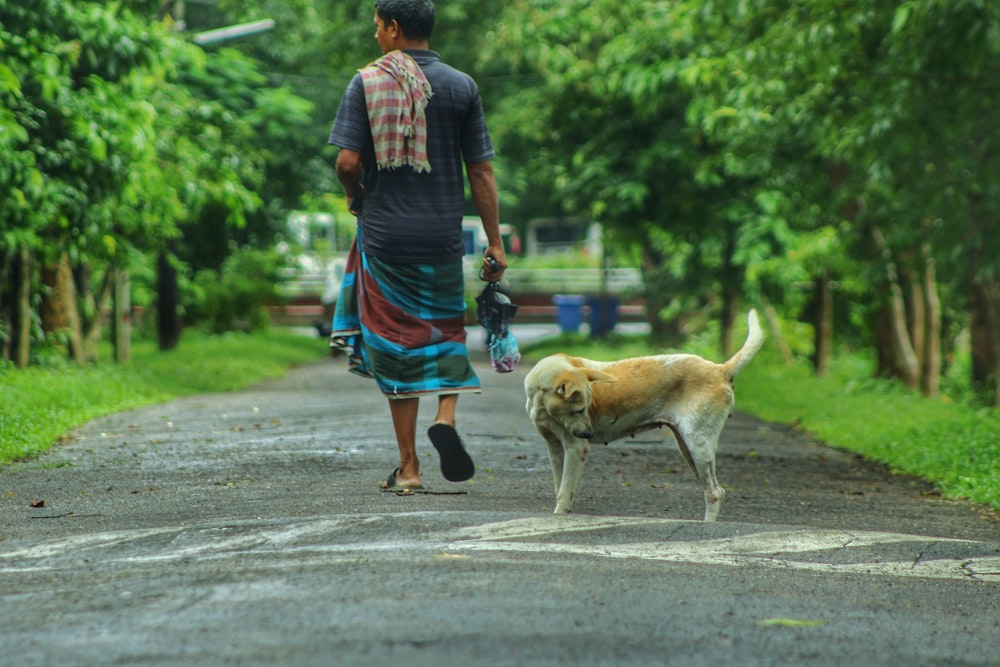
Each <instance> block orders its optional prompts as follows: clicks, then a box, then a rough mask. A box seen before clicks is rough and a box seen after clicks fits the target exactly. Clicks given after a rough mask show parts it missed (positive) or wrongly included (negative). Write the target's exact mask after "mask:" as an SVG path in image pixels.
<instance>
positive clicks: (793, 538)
mask: <svg viewBox="0 0 1000 667" xmlns="http://www.w3.org/2000/svg"><path fill="white" fill-rule="evenodd" d="M456 516H459V517H464V516H465V515H463V514H462V513H426V514H422V513H403V514H376V515H342V516H333V517H321V518H315V519H299V520H295V521H291V522H280V521H276V520H271V521H265V522H260V521H234V522H225V523H214V524H201V525H196V526H183V527H177V526H172V527H164V528H151V529H139V530H124V531H109V532H104V533H94V534H86V535H73V536H68V537H65V538H62V539H57V540H50V541H47V542H43V543H40V544H36V545H30V546H26V547H20V548H15V549H12V550H10V551H6V552H0V563H5V564H6V565H7V566H6V567H0V573H18V572H20V573H24V572H31V571H41V570H54V569H62V568H73V567H76V566H77V565H78V563H79V562H80V561H81V560H82V559H83V558H92V559H95V560H96V559H100V560H102V561H103V562H105V563H125V564H141V563H152V562H163V561H171V560H182V559H187V560H191V561H208V560H212V561H219V560H226V559H231V558H242V557H245V556H258V557H260V558H261V559H277V560H280V559H282V558H284V557H296V558H300V559H302V558H305V559H307V560H312V559H314V558H316V559H320V560H322V559H323V558H325V557H329V556H331V555H340V556H344V555H353V556H355V557H358V558H366V557H369V556H375V555H376V554H378V555H379V557H385V556H389V557H393V556H392V555H393V554H398V553H404V552H405V553H407V554H410V555H412V554H414V553H416V552H420V551H424V552H428V551H430V552H434V553H441V552H446V553H452V554H454V553H456V552H457V553H466V554H469V553H475V552H480V553H487V552H496V553H501V552H510V553H532V554H553V555H559V554H573V555H579V556H588V557H592V558H607V559H617V558H622V559H636V560H649V561H662V562H684V563H692V564H702V565H723V566H730V567H732V566H738V567H743V566H755V567H765V568H778V569H788V570H801V571H811V572H818V573H827V574H830V573H852V574H875V575H884V576H894V577H926V578H941V579H964V580H970V579H974V580H977V581H986V582H1000V557H994V556H970V557H967V558H966V557H959V558H937V559H934V558H927V557H924V556H922V554H924V553H925V552H926V551H927V547H929V546H930V545H933V544H945V543H955V544H969V545H970V548H971V549H972V550H973V551H977V552H981V551H982V543H977V542H973V541H967V540H957V539H952V538H934V537H925V536H918V535H906V534H901V533H881V532H851V531H836V530H813V529H781V530H770V531H769V530H759V531H757V532H752V533H749V534H742V535H733V536H728V537H723V538H713V539H705V540H699V539H694V540H691V539H684V540H671V539H670V537H671V535H677V536H681V535H680V534H681V533H684V532H687V533H690V532H691V531H697V530H698V529H699V527H701V526H703V525H704V524H702V523H701V522H693V521H676V520H669V519H654V518H641V517H607V516H603V517H602V516H588V515H568V516H565V515H558V516H557V515H544V516H531V517H523V518H517V519H512V520H506V521H496V522H490V523H479V524H476V525H471V526H463V527H460V528H447V527H444V525H442V528H441V529H440V530H436V531H435V530H434V529H433V525H434V522H435V521H436V520H437V521H442V524H447V523H451V524H454V523H455V521H454V518H455V517H456ZM418 517H419V520H418ZM414 521H417V522H418V523H420V524H421V526H422V529H426V528H429V529H430V530H428V531H427V532H426V533H423V534H419V535H413V534H409V533H407V532H406V531H405V530H404V529H403V528H401V527H402V526H406V525H413V524H414ZM378 522H386V523H390V522H392V523H393V524H394V525H393V527H392V529H391V530H386V531H385V532H384V533H380V531H375V534H380V535H382V536H380V537H377V538H375V539H372V537H371V535H372V531H371V530H368V531H366V532H367V535H366V537H365V538H364V539H361V540H359V539H357V537H356V536H355V535H354V534H353V533H352V530H353V529H354V528H360V527H362V526H364V525H366V524H372V523H378ZM718 528H722V529H724V528H725V526H724V525H722V524H719V525H718ZM736 528H737V529H738V530H747V529H748V528H747V527H745V526H743V527H736ZM654 529H655V530H656V531H657V536H659V535H662V536H663V539H660V540H657V541H650V540H649V534H648V533H649V531H651V530H654ZM630 530H633V531H634V530H639V531H641V532H643V533H644V541H641V542H636V541H630V540H628V539H627V536H620V535H619V536H618V538H617V539H615V540H614V542H613V543H610V544H588V543H586V542H587V540H585V539H573V542H572V543H566V540H567V539H569V538H568V537H567V536H579V537H581V538H582V537H583V534H584V533H592V534H603V535H602V540H603V541H607V536H608V535H609V534H615V532H617V533H620V532H621V531H630ZM613 531H614V532H613ZM555 538H560V539H561V540H562V542H555V541H554V540H555ZM904 543H913V544H914V545H915V546H914V547H913V551H914V556H913V558H912V560H911V561H901V560H899V559H898V556H895V558H893V557H889V556H883V557H881V558H877V557H876V556H874V555H872V554H871V552H861V551H859V550H860V549H862V548H874V547H879V546H883V545H890V544H904ZM402 544H405V545H407V548H406V549H405V550H401V549H400V545H402ZM917 545H921V546H919V547H918V546H917ZM952 551H953V552H954V549H953V550H952ZM839 552H843V553H846V554H849V555H853V556H854V560H855V561H856V562H850V563H843V562H839V563H831V562H824V561H825V560H827V559H828V556H830V555H833V554H838V555H840V554H839ZM852 552H853V553H852ZM958 553H961V552H958ZM811 554H812V555H811ZM408 557H410V556H408ZM840 560H845V559H843V558H841V559H840ZM859 561H860V562H859Z"/></svg>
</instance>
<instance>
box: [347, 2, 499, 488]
mask: <svg viewBox="0 0 1000 667" xmlns="http://www.w3.org/2000/svg"><path fill="white" fill-rule="evenodd" d="M433 27H434V4H433V2H431V0H377V2H376V5H375V39H376V40H377V41H378V44H379V47H380V48H381V50H382V53H383V56H382V57H381V58H380V59H379V60H377V61H375V62H374V63H372V64H371V65H369V66H367V67H365V68H363V69H361V70H360V71H359V73H358V74H357V75H356V76H355V77H354V78H353V79H352V81H351V83H350V84H349V86H348V88H347V91H346V93H345V94H344V97H343V99H342V101H341V104H340V109H339V110H338V112H337V117H336V120H335V121H334V124H333V129H332V131H331V133H330V143H331V144H333V145H335V146H338V147H339V148H340V152H339V154H338V156H337V176H338V178H339V180H340V182H341V184H342V185H343V187H344V190H345V192H346V194H347V201H348V208H349V209H350V210H351V212H352V213H353V214H354V215H356V216H357V218H358V233H357V239H356V242H355V244H354V246H353V247H352V250H351V254H350V256H349V257H348V267H347V274H346V275H345V279H344V282H343V288H342V292H341V297H340V299H338V302H337V310H336V313H335V315H334V319H333V331H332V334H331V341H332V344H333V345H335V346H339V347H344V348H347V349H348V350H349V351H350V352H349V364H350V369H351V371H352V372H355V373H358V374H360V375H365V376H369V377H373V378H374V379H375V381H376V383H377V385H378V387H379V389H380V390H381V391H382V392H383V393H384V394H385V395H386V397H387V398H388V400H389V411H390V414H391V416H392V423H393V429H394V432H395V436H396V443H397V445H398V447H399V465H398V467H397V468H396V469H395V470H394V471H393V472H392V473H391V474H390V475H389V477H388V479H387V480H385V481H384V482H382V484H381V487H380V488H382V489H383V490H386V491H405V490H417V489H421V488H423V484H422V481H421V477H420V463H419V461H418V459H417V453H416V431H417V413H418V407H419V400H420V397H421V396H437V397H438V405H437V414H436V416H435V419H434V424H433V425H432V426H431V427H430V429H429V430H428V437H429V438H430V440H431V442H432V443H433V445H434V447H435V448H436V449H437V451H438V453H439V455H440V457H441V472H442V474H443V475H444V477H445V478H446V479H448V480H450V481H464V480H467V479H470V478H471V477H472V476H473V474H474V472H475V467H474V465H473V462H472V459H471V458H470V457H469V455H468V453H467V452H466V451H465V447H464V446H463V444H462V441H461V438H460V437H459V435H458V432H457V430H456V429H455V409H456V406H457V404H458V395H459V394H460V393H463V392H475V393H478V392H480V391H481V388H480V385H479V379H478V378H477V377H476V374H475V372H474V371H473V369H472V366H471V365H470V363H469V354H468V349H467V347H466V344H465V289H464V275H463V271H462V257H463V256H464V252H465V251H464V246H463V243H462V238H461V227H462V215H463V213H464V206H465V185H464V184H465V178H468V182H469V186H470V190H471V193H472V201H473V203H474V204H475V206H476V209H477V211H478V212H479V215H480V218H481V219H482V223H483V229H484V230H485V232H486V236H487V239H488V244H489V245H488V247H487V249H486V252H485V256H484V258H483V270H482V273H481V276H482V278H483V279H484V280H488V281H491V282H496V281H499V280H500V279H501V278H502V277H503V273H504V271H505V269H506V268H507V260H506V257H505V255H504V250H503V243H502V241H501V238H500V229H499V226H500V220H499V218H500V216H499V203H498V196H497V187H496V180H495V178H494V174H493V167H492V163H491V160H492V158H493V157H494V151H493V146H492V143H491V141H490V137H489V132H488V130H487V127H486V120H485V117H484V115H483V109H482V101H481V99H480V96H479V89H478V87H477V86H476V84H475V82H474V81H473V80H472V78H471V77H469V76H468V75H466V74H464V73H462V72H459V71H458V70H456V69H454V68H452V67H450V66H448V65H446V64H445V63H443V62H442V61H441V58H440V56H439V55H438V54H437V53H435V52H434V51H430V50H429V42H430V36H431V31H432V29H433Z"/></svg>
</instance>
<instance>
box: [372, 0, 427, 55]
mask: <svg viewBox="0 0 1000 667" xmlns="http://www.w3.org/2000/svg"><path fill="white" fill-rule="evenodd" d="M380 23H381V25H380ZM393 23H395V29H396V30H401V31H402V32H403V35H405V37H406V39H407V40H409V41H413V42H426V41H428V40H430V38H431V31H433V30H434V3H433V2H432V0H375V26H376V28H377V30H378V31H379V32H387V31H390V30H392V29H393ZM376 37H379V35H378V33H376ZM379 43H380V44H381V43H382V40H381V38H380V39H379Z"/></svg>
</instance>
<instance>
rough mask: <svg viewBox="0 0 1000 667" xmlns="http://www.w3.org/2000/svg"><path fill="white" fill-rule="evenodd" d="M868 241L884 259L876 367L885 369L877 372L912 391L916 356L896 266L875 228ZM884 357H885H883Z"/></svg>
mask: <svg viewBox="0 0 1000 667" xmlns="http://www.w3.org/2000/svg"><path fill="white" fill-rule="evenodd" d="M872 238H873V240H874V241H875V247H876V248H878V249H879V251H880V252H881V253H882V256H883V258H885V260H886V265H885V268H886V279H887V292H888V294H887V295H886V302H885V303H884V304H883V305H882V306H881V309H882V310H883V312H882V313H881V315H880V321H879V324H880V325H881V326H880V327H879V329H880V330H881V332H882V336H883V339H882V342H881V344H880V357H879V359H880V364H881V363H882V362H888V364H889V366H888V368H883V369H881V370H882V371H883V372H886V374H887V375H888V376H889V377H896V378H899V379H900V380H901V381H902V382H903V384H904V385H905V386H906V387H907V388H908V389H916V388H917V387H918V386H919V383H920V366H919V364H918V363H917V355H916V353H915V352H914V351H913V343H912V341H911V340H910V333H909V327H908V326H907V320H906V304H905V303H904V299H903V289H902V287H900V284H899V275H898V273H897V272H896V264H895V263H894V262H893V261H892V258H891V256H890V254H889V250H888V248H886V246H885V239H884V237H883V236H882V232H881V230H879V228H878V227H873V228H872ZM883 354H885V355H886V356H885V358H883V356H882V355H883Z"/></svg>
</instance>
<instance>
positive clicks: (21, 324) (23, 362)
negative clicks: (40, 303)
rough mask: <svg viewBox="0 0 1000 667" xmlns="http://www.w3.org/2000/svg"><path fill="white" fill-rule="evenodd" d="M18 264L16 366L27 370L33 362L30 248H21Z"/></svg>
mask: <svg viewBox="0 0 1000 667" xmlns="http://www.w3.org/2000/svg"><path fill="white" fill-rule="evenodd" d="M18 264H19V267H18V268H19V271H18V281H17V282H18V290H17V308H16V311H17V317H16V320H15V322H16V324H15V331H16V336H17V340H16V342H15V344H14V365H15V366H17V367H18V368H27V367H28V364H29V363H30V362H31V253H30V252H29V251H28V246H21V252H20V258H19V260H18Z"/></svg>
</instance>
